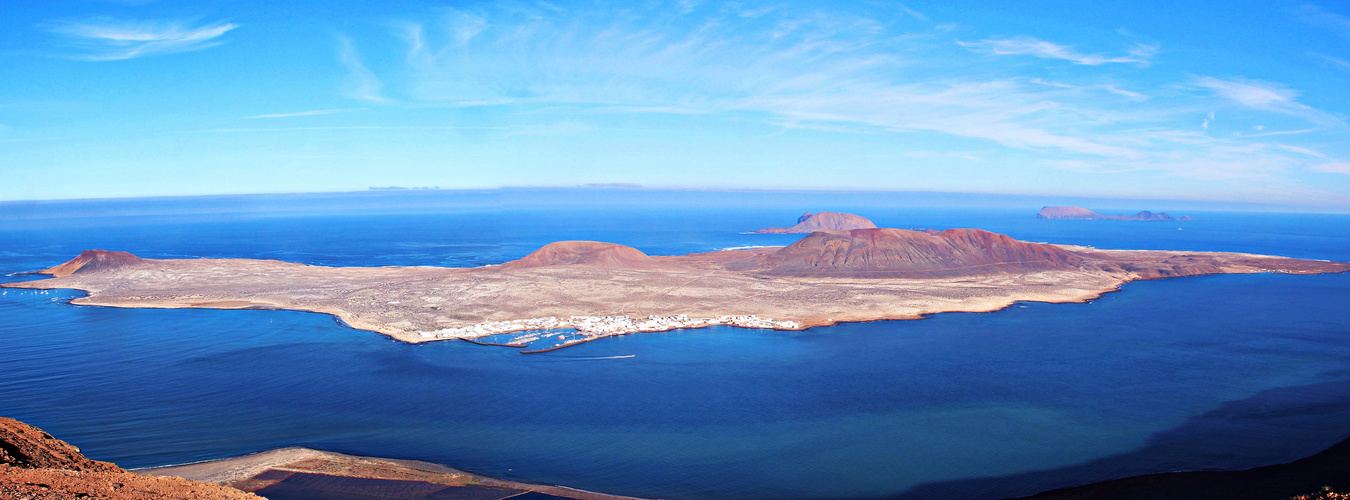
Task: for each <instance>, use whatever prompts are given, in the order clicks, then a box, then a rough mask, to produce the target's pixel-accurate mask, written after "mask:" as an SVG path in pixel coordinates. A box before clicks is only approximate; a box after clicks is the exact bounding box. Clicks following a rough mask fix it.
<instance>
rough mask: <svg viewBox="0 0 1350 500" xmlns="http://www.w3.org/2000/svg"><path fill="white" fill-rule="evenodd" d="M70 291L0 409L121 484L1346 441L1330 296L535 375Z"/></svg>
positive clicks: (234, 248)
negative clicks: (118, 471) (391, 470)
mask: <svg viewBox="0 0 1350 500" xmlns="http://www.w3.org/2000/svg"><path fill="white" fill-rule="evenodd" d="M807 208H811V207H807ZM848 208H851V209H853V210H855V211H857V212H859V213H863V214H865V215H869V216H871V217H872V218H873V219H874V220H876V221H877V222H878V223H879V224H881V225H886V226H898V227H913V226H924V227H934V228H938V229H942V228H946V227H985V228H989V229H993V230H997V231H1001V232H1006V233H1009V234H1012V235H1013V236H1015V237H1018V238H1022V239H1028V240H1033V241H1053V242H1060V243H1076V244H1088V245H1095V246H1098V247H1115V248H1176V249H1192V250H1230V251H1248V252H1257V253H1274V254H1282V255H1292V256H1299V257H1310V258H1323V259H1336V260H1347V259H1350V217H1345V216H1331V215H1289V214H1247V215H1244V214H1232V213H1210V214H1193V215H1201V216H1202V219H1203V220H1200V221H1195V222H1188V223H1185V224H1180V223H1133V222H1074V221H1041V220H1036V219H1034V218H1031V217H1030V215H1029V214H1030V213H1034V211H1035V208H1039V207H1032V208H1031V210H1030V211H1025V210H1024V211H1011V210H1008V211H995V210H984V211H976V210H964V211H963V210H957V209H949V210H926V209H925V210H920V209H899V208H889V209H875V210H872V211H870V212H869V211H868V210H867V207H848ZM796 215H797V214H796V213H793V212H784V211H782V210H779V211H776V212H775V211H771V210H750V209H741V210H738V211H734V212H730V213H729V212H727V211H722V210H712V209H707V210H702V209H700V210H694V209H681V210H670V209H658V208H654V207H653V208H650V209H645V210H638V209H633V208H631V207H629V208H625V209H623V210H608V211H606V210H604V209H593V210H590V211H573V212H568V213H565V214H563V213H559V212H558V211H552V210H536V211H529V210H521V211H514V212H512V211H504V210H496V211H493V212H491V213H472V212H471V211H470V212H464V213H443V214H434V213H432V214H427V213H422V214H382V215H369V214H366V215H360V214H320V215H305V216H295V215H287V216H280V215H278V216H267V215H266V214H262V215H260V214H250V215H233V216H231V215H213V216H210V217H200V216H184V217H178V218H166V217H162V216H157V217H153V218H151V217H139V218H138V217H115V218H57V219H44V220H42V221H34V220H29V219H14V220H5V221H0V271H3V272H4V273H11V272H19V271H28V270H32V269H37V268H41V267H46V266H50V265H53V264H56V263H59V262H61V261H63V260H66V259H68V258H70V257H72V256H73V255H75V254H76V253H78V251H79V250H82V249H84V248H107V249H119V250H129V251H132V252H133V253H137V254H140V255H143V256H146V257H178V256H228V257H254V258H279V259H285V260H292V261H300V262H307V263H312V264H325V265H450V266H466V265H483V264H493V263H499V262H502V261H504V260H507V259H511V258H517V257H519V256H521V255H524V254H525V253H527V252H528V251H530V250H532V249H533V248H534V247H536V246H538V245H540V244H542V243H546V242H548V241H553V240H557V239H597V240H605V241H615V242H619V243H624V244H629V245H633V246H636V247H638V248H640V249H642V250H644V251H647V252H649V253H653V254H661V253H683V252H691V251H706V250H712V249H716V248H726V247H735V246H747V245H768V244H782V243H784V242H786V241H791V240H792V237H790V236H764V235H749V234H742V231H745V230H749V229H755V228H757V227H762V226H765V225H784V224H787V223H789V222H791V220H792V219H795V216H796ZM785 219H786V220H785ZM1178 227H1180V228H1182V229H1180V230H1179V229H1178ZM7 279H11V280H13V279H28V278H25V277H22V276H15V277H9V278H7ZM77 296H79V292H73V291H50V292H34V291H24V292H18V291H13V290H11V291H8V292H6V293H5V294H4V295H0V415H4V416H10V417H14V418H19V419H21V420H25V421H28V422H30V423H33V424H35V425H38V426H40V427H43V428H44V429H46V430H48V431H50V432H51V433H53V434H55V435H56V436H58V437H60V438H62V439H66V440H68V441H70V442H72V443H75V444H76V445H78V446H80V447H81V448H82V449H83V450H84V451H85V452H86V453H87V454H88V455H89V456H91V457H93V458H97V459H103V460H112V461H115V462H117V463H119V464H122V465H124V466H127V467H138V466H152V465H164V464H171V463H181V462H189V461H195V460H205V459H212V458H221V457H227V456H233V455H239V454H243V453H249V452H254V451H260V450H265V449H269V448H275V447H280V446H291V445H299V446H310V447H316V448H322V449H328V450H335V451H341V452H347V453H355V454H362V455H377V456H389V457H399V458H416V459H423V460H429V461H433V462H439V463H444V464H447V465H451V466H454V467H459V468H462V469H466V470H470V471H474V472H478V473H483V474H486V475H490V476H496V477H502V478H508V479H516V480H522V481H532V482H546V483H555V484H564V485H569V486H574V487H578V488H583V489H590V490H596V491H603V492H610V493H619V494H628V495H637V496H651V497H664V498H713V499H739V498H856V497H891V496H902V497H914V498H991V497H1002V496H1009V495H1019V494H1028V493H1032V492H1035V491H1040V490H1044V489H1048V488H1054V487H1060V486H1067V485H1073V484H1080V483H1084V482H1089V481H1094V480H1101V479H1108V478H1113V477H1122V476H1127V475H1134V474H1141V473H1150V472H1160V471H1169V470H1194V469H1214V468H1220V469H1230V468H1246V467H1252V466H1257V465H1264V464H1269V463H1276V462H1283V461H1289V460H1292V459H1295V458H1299V457H1301V456H1305V455H1310V454H1312V453H1315V452H1317V451H1320V450H1321V449H1323V448H1325V447H1327V446H1329V445H1331V444H1333V443H1335V442H1337V441H1339V440H1341V439H1344V438H1346V437H1347V436H1350V275H1321V276H1289V275H1240V276H1239V275H1227V276H1208V277H1197V278H1183V279H1174V280H1163V281H1153V282H1139V283H1131V284H1128V285H1126V286H1125V287H1124V289H1123V290H1122V291H1121V292H1119V293H1112V294H1108V295H1106V296H1104V297H1102V298H1101V299H1098V300H1095V301H1093V302H1092V303H1088V304H1039V303H1028V304H1019V305H1016V306H1014V307H1012V308H1009V309H1007V310H1004V311H999V312H995V313H987V314H941V315H937V316H935V317H933V318H931V319H927V320H921V321H888V322H875V323H861V324H846V325H840V326H835V327H829V328H816V329H811V330H808V331H804V332H776V331H762V330H746V329H737V328H727V327H716V328H706V329H699V330H687V331H675V332H668V333H657V334H640V335H631V336H625V337H619V338H612V339H605V340H602V341H597V342H591V343H587V344H583V345H580V346H576V347H572V348H568V349H563V350H560V351H555V352H550V353H546V354H536V355H521V354H519V353H517V352H516V350H512V349H508V348H495V347H485V346H476V345H472V344H468V343H465V342H435V343H429V344H422V345H409V344H403V343H399V342H395V341H392V340H389V339H387V338H385V337H383V336H380V335H378V334H374V333H370V332H365V331H357V330H352V329H349V328H346V327H344V326H342V325H340V324H338V323H337V322H336V321H335V320H334V319H333V318H331V317H328V316H324V315H319V314H311V313H302V312H291V311H216V310H138V309H115V308H102V307H80V306H72V305H69V304H66V303H65V301H66V300H69V299H70V298H72V297H77ZM629 355H632V356H633V357H617V356H629Z"/></svg>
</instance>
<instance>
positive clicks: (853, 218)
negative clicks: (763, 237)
mask: <svg viewBox="0 0 1350 500" xmlns="http://www.w3.org/2000/svg"><path fill="white" fill-rule="evenodd" d="M875 227H877V225H876V224H873V223H872V221H870V220H868V219H867V218H866V217H862V216H859V215H853V214H845V213H839V212H820V213H815V214H813V213H811V212H807V213H804V214H802V216H801V217H798V218H797V225H795V226H792V227H771V228H768V229H760V230H758V231H755V232H756V233H772V234H808V233H814V232H816V231H823V230H827V229H830V230H842V231H848V230H851V229H869V228H875Z"/></svg>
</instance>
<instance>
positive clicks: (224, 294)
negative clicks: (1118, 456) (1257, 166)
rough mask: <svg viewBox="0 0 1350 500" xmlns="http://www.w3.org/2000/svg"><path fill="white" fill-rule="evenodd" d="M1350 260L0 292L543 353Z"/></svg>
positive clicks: (704, 265) (203, 275) (641, 258)
mask: <svg viewBox="0 0 1350 500" xmlns="http://www.w3.org/2000/svg"><path fill="white" fill-rule="evenodd" d="M817 215H820V214H817ZM843 215H847V214H843ZM858 219H862V218H861V217H858ZM808 220H809V218H808V219H807V220H804V221H803V222H807V221H808ZM862 220H864V221H865V220H866V219H862ZM1347 270H1350V264H1346V263H1340V262H1327V261H1318V260H1304V259H1291V258H1284V257H1273V256H1263V255H1253V254H1242V253H1219V252H1187V251H1152V250H1099V249H1094V248H1088V247H1080V246H1071V245H1053V244H1046V243H1032V242H1026V241H1018V240H1016V239H1013V238H1011V237H1009V236H1007V235H1003V234H998V233H993V232H990V231H985V230H981V229H947V230H944V231H933V230H925V231H910V230H905V229H892V228H865V229H852V230H820V231H815V232H813V233H811V234H809V235H806V236H805V237H803V238H802V239H800V240H798V241H796V242H795V243H792V244H790V245H787V246H785V247H767V248H753V249H741V250H725V251H716V252H706V253H694V254H688V255H671V256H651V255H647V254H645V253H643V252H642V251H640V250H638V249H636V248H633V247H628V246H624V245H618V244H614V243H605V242H598V241H561V242H555V243H550V244H548V245H545V246H544V247H542V248H540V249H538V250H536V251H534V252H532V253H530V254H529V255H526V256H525V257H523V258H521V259H519V260H514V261H511V262H506V263H504V264H501V265H496V266H487V267H477V268H428V267H407V268H400V267H347V268H343V267H324V266H309V265H304V264H295V263H288V262H281V261H275V260H256V259H168V260H159V259H142V258H139V257H136V256H134V255H132V254H130V253H126V252H115V251H103V250H88V251H85V252H83V253H82V254H80V255H79V256H78V257H76V258H75V259H72V260H71V261H69V262H66V263H64V264H61V265H57V266H54V267H52V268H50V269H47V270H45V271H42V272H43V273H46V274H49V275H51V276H53V277H52V278H50V279H44V280H38V281H24V282H13V283H4V284H0V287H10V288H34V289H51V288H70V289H79V290H86V291H88V292H89V295H88V296H87V297H82V298H77V299H74V300H72V301H71V303H72V304H87V305H100V306H113V307H150V308H191V307H196V308H217V309H249V308H280V309H292V310H304V311H315V312H321V313H327V314H332V315H334V316H337V317H338V318H340V319H341V320H342V321H344V322H345V323H346V324H347V325H350V326H352V327H354V328H358V329H365V330H371V331H375V332H379V333H382V334H385V335H388V336H390V337H392V338H395V339H398V340H402V341H405V342H412V343H417V342H427V341H436V340H447V339H462V340H470V341H474V342H479V343H487V344H496V345H506V346H511V347H518V348H522V349H524V348H528V349H529V350H527V351H524V352H539V351H543V350H552V349H556V348H561V347H566V346H570V345H575V344H578V343H581V342H586V341H590V340H595V339H598V338H604V337H609V336H614V335H624V334H629V333H636V332H658V331H667V330H674V329H679V328H698V327H705V326H713V325H730V326H738V327H745V328H768V329H780V330H800V329H804V328H809V327H813V326H822V325H831V324H835V323H839V322H849V321H875V320H885V319H916V318H921V317H923V316H924V315H928V314H934V313H940V312H954V311H961V312H986V311H995V310H999V309H1002V308H1005V307H1008V306H1009V305H1011V304H1013V303H1014V302H1017V301H1037V302H1051V303H1058V302H1084V301H1087V300H1090V299H1093V298H1096V297H1099V296H1100V295H1101V294H1103V293H1107V292H1111V291H1114V290H1116V289H1117V287H1119V286H1120V285H1121V284H1122V283H1126V282H1129V281H1134V280H1148V279H1158V278H1170V277H1178V276H1195V275H1202V274H1220V273H1262V272H1273V273H1291V274H1317V273H1333V272H1344V271H1347ZM488 337H491V338H488Z"/></svg>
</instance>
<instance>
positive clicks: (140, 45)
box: [42, 18, 239, 61]
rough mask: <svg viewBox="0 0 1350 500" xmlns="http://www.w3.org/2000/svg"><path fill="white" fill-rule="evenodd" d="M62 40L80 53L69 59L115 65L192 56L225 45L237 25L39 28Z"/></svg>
mask: <svg viewBox="0 0 1350 500" xmlns="http://www.w3.org/2000/svg"><path fill="white" fill-rule="evenodd" d="M42 27H43V28H45V29H46V30H47V31H49V32H51V33H54V34H57V35H60V36H62V37H65V38H66V39H67V40H68V41H69V43H70V45H71V46H72V47H73V48H75V49H78V50H80V51H81V52H82V53H80V54H76V55H74V56H72V57H75V58H77V59H84V60H88V61H117V60H123V59H133V58H137V57H146V56H154V55H164V54H177V53H181V52H191V51H194V50H201V49H206V48H210V47H215V46H217V45H220V44H222V43H224V40H221V39H220V37H222V36H224V35H225V34H226V33H228V32H230V31H231V30H233V29H235V28H238V27H239V25H238V24H234V23H227V22H215V23H207V24H197V23H196V22H194V21H184V20H175V21H132V20H119V19H112V18H94V19H86V20H80V21H60V22H54V23H49V24H46V25H43V26H42Z"/></svg>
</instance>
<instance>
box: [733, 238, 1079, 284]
mask: <svg viewBox="0 0 1350 500" xmlns="http://www.w3.org/2000/svg"><path fill="white" fill-rule="evenodd" d="M1082 262H1083V258H1082V257H1080V256H1078V255H1076V254H1073V253H1070V252H1068V251H1065V250H1063V249H1061V248H1059V247H1056V246H1054V245H1047V244H1041V243H1028V242H1025V241H1017V240H1015V239H1012V238H1011V237H1008V236H1007V235H1003V234H998V233H993V232H989V231H985V230H981V229H948V230H946V231H940V232H937V233H934V234H929V233H925V232H921V231H909V230H905V229H891V228H877V229H854V230H852V231H818V232H815V233H811V234H810V235H808V236H807V237H805V238H802V239H801V240H798V241H797V242H796V243H793V244H791V245H788V246H786V247H783V249H782V250H779V251H777V252H774V253H773V254H770V255H768V256H765V257H762V258H760V259H757V260H755V261H748V262H743V263H737V264H731V265H729V266H728V269H732V270H740V271H751V272H755V273H758V274H766V275H776V276H820V277H848V278H932V277H942V276H967V275H977V274H994V273H1003V272H1029V271H1042V270H1049V269H1075V268H1077V267H1078V265H1079V264H1080V263H1082Z"/></svg>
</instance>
